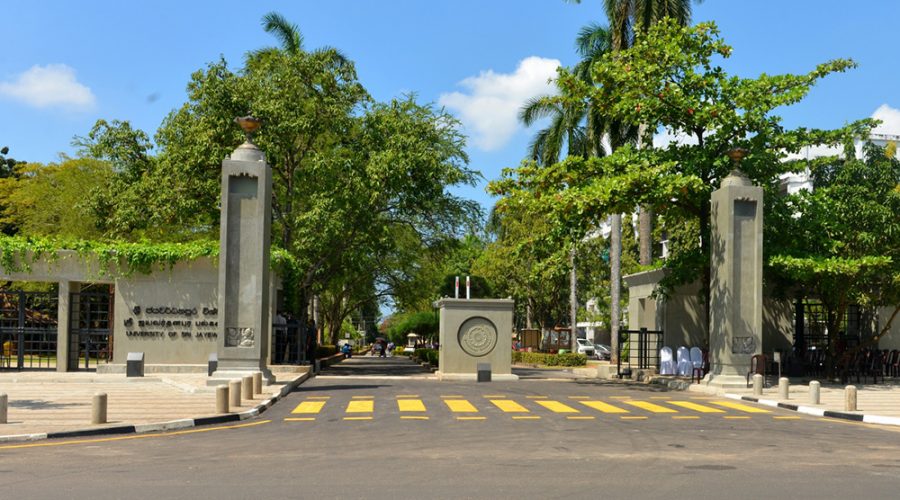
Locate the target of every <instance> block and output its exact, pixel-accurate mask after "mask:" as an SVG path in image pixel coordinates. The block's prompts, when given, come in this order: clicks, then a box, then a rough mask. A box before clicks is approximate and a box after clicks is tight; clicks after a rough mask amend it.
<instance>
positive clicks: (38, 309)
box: [0, 290, 59, 370]
mask: <svg viewBox="0 0 900 500" xmlns="http://www.w3.org/2000/svg"><path fill="white" fill-rule="evenodd" d="M58 301H59V296H58V293H57V292H55V291H54V292H25V291H22V290H14V291H0V370H27V369H43V370H49V369H54V368H56V344H57V338H58V334H57V321H56V314H57V303H58Z"/></svg>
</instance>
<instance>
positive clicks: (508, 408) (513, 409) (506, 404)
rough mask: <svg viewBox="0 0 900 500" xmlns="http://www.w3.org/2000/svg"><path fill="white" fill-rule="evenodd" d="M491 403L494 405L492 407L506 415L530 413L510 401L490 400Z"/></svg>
mask: <svg viewBox="0 0 900 500" xmlns="http://www.w3.org/2000/svg"><path fill="white" fill-rule="evenodd" d="M491 403H494V406H496V407H497V408H500V409H501V410H503V411H505V412H506V413H530V412H529V411H528V408H525V407H524V406H522V405H520V404H519V403H516V402H515V401H513V400H511V399H492V400H491Z"/></svg>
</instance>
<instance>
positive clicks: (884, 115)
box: [872, 104, 900, 135]
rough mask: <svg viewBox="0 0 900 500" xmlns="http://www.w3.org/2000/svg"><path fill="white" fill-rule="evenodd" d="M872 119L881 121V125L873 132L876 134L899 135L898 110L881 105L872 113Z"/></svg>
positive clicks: (899, 116)
mask: <svg viewBox="0 0 900 500" xmlns="http://www.w3.org/2000/svg"><path fill="white" fill-rule="evenodd" d="M872 118H875V119H876V120H881V125H879V126H877V127H875V129H874V130H873V132H875V133H876V134H892V135H900V109H896V108H892V107H890V106H888V105H887V104H882V105H881V106H879V107H878V109H876V110H875V112H874V113H872Z"/></svg>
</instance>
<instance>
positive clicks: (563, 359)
mask: <svg viewBox="0 0 900 500" xmlns="http://www.w3.org/2000/svg"><path fill="white" fill-rule="evenodd" d="M512 362H513V363H524V364H527V365H544V366H584V365H586V364H587V356H585V355H584V354H575V353H571V352H568V353H565V354H547V353H543V352H525V351H513V353H512Z"/></svg>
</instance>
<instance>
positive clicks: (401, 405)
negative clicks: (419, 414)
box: [397, 399, 425, 411]
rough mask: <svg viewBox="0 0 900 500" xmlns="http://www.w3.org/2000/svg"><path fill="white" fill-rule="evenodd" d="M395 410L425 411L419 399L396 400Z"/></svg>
mask: <svg viewBox="0 0 900 500" xmlns="http://www.w3.org/2000/svg"><path fill="white" fill-rule="evenodd" d="M397 409H398V410H400V411H425V403H423V402H422V400H421V399H398V400H397Z"/></svg>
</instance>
